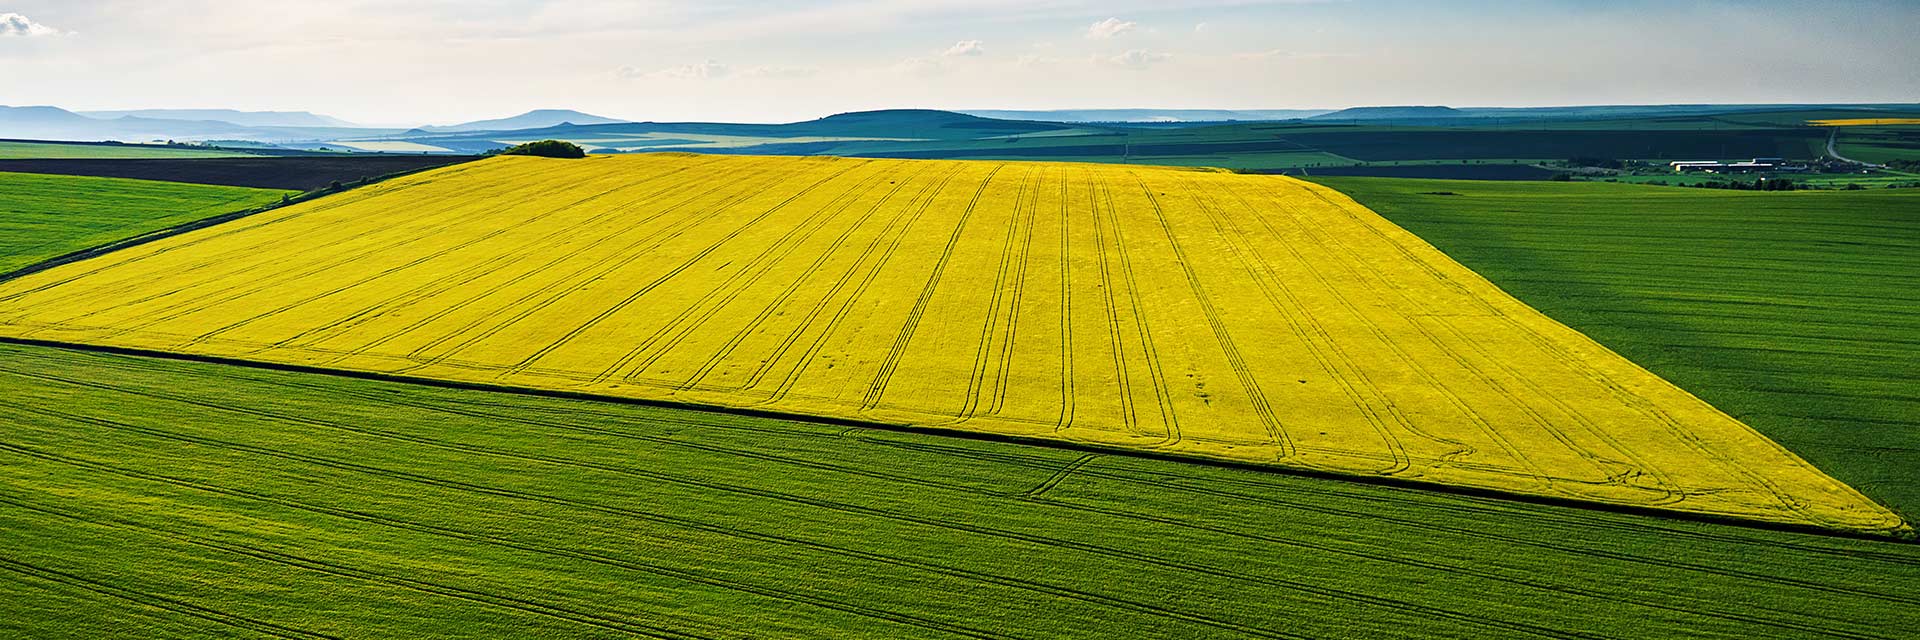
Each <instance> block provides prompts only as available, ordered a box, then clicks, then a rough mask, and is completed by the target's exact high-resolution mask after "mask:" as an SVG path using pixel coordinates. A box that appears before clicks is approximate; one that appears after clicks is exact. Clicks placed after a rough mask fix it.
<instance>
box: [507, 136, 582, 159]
mask: <svg viewBox="0 0 1920 640" xmlns="http://www.w3.org/2000/svg"><path fill="white" fill-rule="evenodd" d="M500 155H503V156H540V157H542V158H585V157H587V152H586V150H585V149H581V148H580V145H577V144H574V143H571V142H567V141H565V140H541V141H538V142H529V143H526V144H522V145H519V146H515V147H512V148H509V149H507V150H506V151H502V152H500Z"/></svg>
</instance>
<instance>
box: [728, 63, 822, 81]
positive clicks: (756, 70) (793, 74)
mask: <svg viewBox="0 0 1920 640" xmlns="http://www.w3.org/2000/svg"><path fill="white" fill-rule="evenodd" d="M819 74H820V70H819V69H817V68H814V67H782V66H779V65H769V64H763V65H759V66H756V67H747V68H746V69H742V70H741V71H740V75H741V76H743V77H747V78H807V77H812V76H816V75H819Z"/></svg>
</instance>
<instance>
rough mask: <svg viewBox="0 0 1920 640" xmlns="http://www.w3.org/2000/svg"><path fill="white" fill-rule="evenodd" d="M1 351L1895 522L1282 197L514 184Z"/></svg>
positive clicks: (188, 254) (940, 177)
mask: <svg viewBox="0 0 1920 640" xmlns="http://www.w3.org/2000/svg"><path fill="white" fill-rule="evenodd" d="M0 335H5V336H13V337H17V338H28V339H39V340H50V341H65V342H74V343H87V344H96V345H111V346H120V347H132V348H141V349H159V350H167V351H173V352H181V353H190V354H205V355H214V356H224V357H231V358H244V359H250V360H256V361H264V362H275V363H290V364H299V365H311V366H323V367H331V368H338V369H351V370H360V371H369V372H383V373H389V374H400V375H407V376H420V377H431V378H437V379H446V380H455V381H465V382H474V383H486V384H497V385H514V386H522V387H534V388H541V389H555V390H565V391H575V392H587V393H593V394H601V395H612V396H623V397H631V398H642V399H650V400H662V401H675V402H688V403H700V404H708V405H723V406H727V407H741V408H754V409H761V410H769V411H777V412H787V413H794V414H807V415H814V416H825V417H832V418H844V419H857V420H862V421H876V422H884V423H893V424H901V425H915V426H923V427H939V428H947V429H961V430H969V431H980V432H990V433H995V434H1007V435H1016V436H1029V437H1038V438H1056V439H1061V440H1070V441H1076V442H1082V443H1090V444H1097V445H1103V446H1115V447H1128V448H1138V449H1152V450H1157V451H1163V452H1173V453H1179V454H1185V455H1194V456H1204V457H1210V458H1219V459H1227V460H1234V461H1244V462H1252V463H1260V464H1267V465H1275V466H1280V467H1288V468H1295V469H1305V470H1313V471H1320V472H1334V473H1341V474H1358V475H1371V476H1391V477H1395V478H1402V479H1408V480H1418V481H1427V482H1435V483H1447V484H1452V485H1464V486H1470V487H1478V488H1486V489H1495V490H1501V491H1509V492H1520V493H1526V494H1536V495H1541V496H1552V497H1557V498H1569V499H1579V500H1589V501H1598V502H1605V503H1611V504H1619V505H1636V506H1643V507H1656V508H1664V509H1672V510H1680V511H1688V512H1696V513H1707V514H1720V515H1726V516H1736V517H1746V518H1756V519H1761V520H1768V521H1775V522H1783V523H1796V524H1805V525H1815V526H1821V527H1830V528H1838V529H1851V530H1892V529H1896V528H1900V527H1903V526H1904V525H1903V523H1902V522H1901V521H1900V519H1899V518H1898V517H1897V516H1895V515H1894V514H1893V513H1891V512H1889V511H1887V510H1886V509H1885V508H1882V507H1880V506H1878V505H1877V504H1875V503H1874V502H1872V501H1871V500H1869V499H1867V498H1865V497H1863V496H1862V495H1861V494H1859V493H1858V492H1856V491H1854V490H1853V489H1851V488H1849V487H1847V486H1846V485H1844V484H1842V483H1840V482H1838V481H1836V480H1834V479H1832V478H1829V477H1827V476H1826V475H1824V474H1823V473H1821V472H1820V471H1819V470H1817V469H1815V468H1814V467H1813V466H1812V465H1810V464H1808V463H1807V462H1805V461H1803V460H1801V459H1800V458H1799V457H1797V456H1795V455H1793V454H1792V453H1790V452H1788V451H1787V450H1786V449H1784V448H1782V447H1780V446H1779V445H1777V444H1775V443H1773V442H1772V441H1770V440H1768V439H1767V438H1765V437H1763V436H1761V435H1760V434H1758V433H1757V432H1755V431H1754V430H1752V429H1751V428H1749V427H1747V426H1746V425H1744V424H1741V423H1740V422H1738V421H1736V420H1734V419H1732V418H1730V417H1728V416H1727V415H1725V414H1723V413H1721V412H1720V411H1718V410H1716V409H1714V408H1713V407H1712V406H1709V405H1708V404H1706V403H1705V402H1703V401H1701V400H1699V399H1697V398H1695V397H1693V396H1691V395H1689V394H1687V393H1686V392H1685V391H1682V390H1681V389H1679V388H1677V387H1675V386H1673V385H1672V384H1670V383H1668V382H1666V381H1664V380H1662V379H1660V378H1658V377H1656V376H1654V375H1653V374H1651V373H1648V372H1647V371H1645V370H1643V369H1641V368H1640V367H1638V366H1635V365H1634V364H1632V363H1630V362H1628V361H1627V360H1625V359H1624V358H1621V357H1620V356H1618V355H1616V354H1614V353H1612V352H1610V351H1608V350H1607V349H1605V348H1603V347H1601V346H1600V345H1598V344H1596V343H1594V342H1592V341H1591V340H1589V339H1587V338H1586V337H1585V336H1583V335H1581V334H1579V333H1577V332H1574V331H1573V330H1571V329H1568V328H1566V327H1565V326H1562V325H1560V324H1559V323H1556V322H1554V321H1553V320H1551V319H1548V318H1547V317H1545V316H1543V315H1542V314H1540V313H1539V312H1537V311H1534V310H1533V309H1532V308H1529V307H1527V306H1526V305H1524V304H1522V303H1520V302H1519V301H1517V300H1515V299H1513V298H1512V297H1510V296H1508V295H1506V294H1505V293H1504V292H1502V291H1500V290H1499V289H1497V288H1495V287H1494V286H1493V285H1491V284H1490V283H1488V282H1487V281H1485V280H1484V279H1482V278H1480V277H1479V276H1477V275H1476V274H1474V273H1473V272H1472V271H1469V270H1468V269H1466V268H1465V267H1462V266H1461V265H1459V264H1457V263H1455V262H1453V261H1452V260H1450V259H1448V258H1447V257H1446V256H1444V255H1442V254H1441V253H1440V252H1439V251H1437V250H1435V249H1434V248H1432V247H1431V246H1429V245H1427V244H1426V243H1424V242H1421V241H1420V240H1419V239H1418V238H1416V237H1414V236H1413V235H1411V234H1409V233H1407V232H1406V231H1404V230H1401V229H1400V228H1398V227H1396V226H1394V225H1392V224H1391V223H1389V222H1387V221H1386V220H1384V219H1382V218H1381V217H1379V216H1378V215H1376V214H1374V213H1373V212H1371V211H1368V210H1367V209H1365V208H1364V207H1361V206H1360V205H1358V204H1356V203H1355V202H1353V201H1352V200H1350V199H1348V198H1346V197H1345V196H1343V195H1341V194H1339V193H1338V192H1335V191H1332V190H1329V189H1327V188H1325V187H1320V186H1317V185H1313V184H1308V183H1305V182H1301V181H1297V180H1293V179H1290V178H1284V177H1276V176H1243V175H1232V174H1225V173H1215V172H1205V171H1190V170H1179V169H1171V168H1145V167H1132V166H1116V165H1082V164H1066V163H1027V162H964V161H917V160H860V159H843V158H780V157H722V156H697V155H685V154H660V155H645V156H618V157H593V158H589V159H585V160H549V159H540V158H527V157H499V158H493V159H489V160H485V161H481V162H476V163H470V164H464V165H459V166H455V167H451V168H447V169H442V170H437V171H433V172H428V173H422V174H418V175H414V176H411V177H405V178H400V179H396V180H392V181H388V182H385V183H382V184H378V185H374V186H371V187H367V188H363V189H357V190H354V191H351V192H348V193H345V194H341V195H338V196H333V197H329V198H324V199H321V200H317V201H314V202H311V203H305V204H300V205H295V206H292V207H288V208H284V209H280V210H276V211H273V212H270V213H266V214H261V215H258V216H255V217H251V218H246V219H243V220H240V221H236V222H233V223H228V224H224V225H220V226H216V227H212V228H208V229H204V230H199V231H195V232H191V233H187V234H183V235H180V236H176V237H173V238H169V239H165V240H161V241H158V242H154V243H151V244H147V245H143V246H139V247H135V248H131V249H127V250H123V251H120V252H116V253H113V254H110V255H106V256H103V257H100V258H96V259H93V260H88V261H83V262H78V263H74V264H70V265H66V266H63V267H59V268H55V269H51V270H48V271H44V272H41V273H38V274H34V275H32V276H28V277H25V278H21V279H18V280H15V281H12V282H8V283H5V284H0Z"/></svg>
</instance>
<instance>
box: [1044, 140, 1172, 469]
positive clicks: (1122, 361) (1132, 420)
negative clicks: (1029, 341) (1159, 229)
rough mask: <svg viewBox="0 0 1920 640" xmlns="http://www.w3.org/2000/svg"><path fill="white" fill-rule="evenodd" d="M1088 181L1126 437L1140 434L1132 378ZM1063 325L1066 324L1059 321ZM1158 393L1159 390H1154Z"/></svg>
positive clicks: (1096, 193) (1094, 192)
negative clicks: (1130, 434)
mask: <svg viewBox="0 0 1920 640" xmlns="http://www.w3.org/2000/svg"><path fill="white" fill-rule="evenodd" d="M1084 173H1085V175H1086V178H1087V211H1088V213H1089V214H1090V215H1091V217H1092V218H1093V245H1094V246H1093V254H1094V256H1095V258H1096V261H1097V263H1098V264H1099V267H1100V285H1099V287H1098V288H1099V289H1100V290H1101V292H1102V293H1103V295H1102V296H1101V298H1103V300H1104V301H1105V303H1106V305H1105V306H1106V311H1107V337H1108V340H1109V344H1110V346H1111V348H1112V349H1113V369H1114V373H1115V375H1116V377H1115V380H1116V382H1117V383H1118V384H1117V385H1116V386H1117V387H1119V389H1118V390H1119V398H1120V425H1121V427H1122V428H1124V429H1126V430H1127V432H1128V433H1140V426H1139V419H1140V417H1139V413H1138V412H1137V410H1136V409H1135V407H1134V402H1133V375H1132V374H1131V373H1130V372H1129V371H1128V368H1127V347H1126V338H1124V337H1123V336H1122V335H1121V330H1120V308H1119V307H1120V304H1119V301H1117V300H1115V299H1114V297H1113V290H1114V285H1113V268H1112V265H1111V263H1110V262H1109V261H1108V259H1107V231H1106V225H1105V224H1103V220H1102V218H1101V216H1100V189H1099V186H1098V184H1097V183H1095V182H1094V179H1093V172H1092V171H1084ZM1062 324H1063V325H1064V324H1065V321H1062ZM1155 393H1158V390H1157V389H1156V390H1155ZM1067 428H1069V427H1067V426H1062V427H1060V428H1058V429H1055V430H1054V433H1056V434H1058V433H1060V432H1061V431H1063V430H1065V429H1067Z"/></svg>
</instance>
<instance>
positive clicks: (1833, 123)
mask: <svg viewBox="0 0 1920 640" xmlns="http://www.w3.org/2000/svg"><path fill="white" fill-rule="evenodd" d="M1807 124H1811V125H1813V126H1816V127H1887V126H1895V125H1909V124H1920V118H1841V119H1837V120H1808V121H1807Z"/></svg>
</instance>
